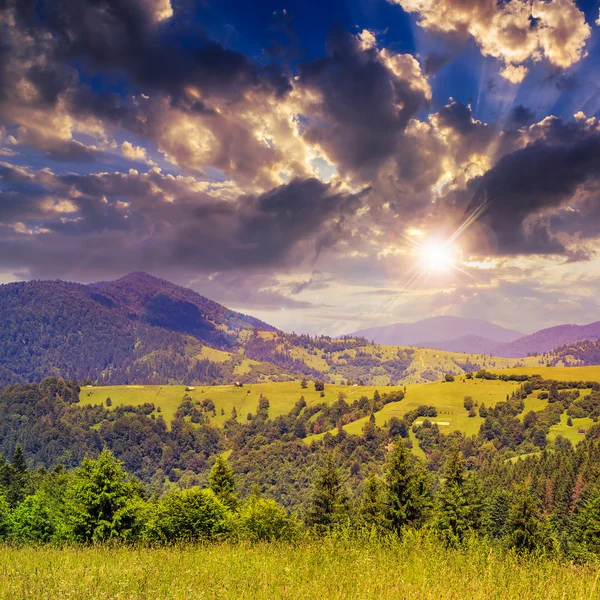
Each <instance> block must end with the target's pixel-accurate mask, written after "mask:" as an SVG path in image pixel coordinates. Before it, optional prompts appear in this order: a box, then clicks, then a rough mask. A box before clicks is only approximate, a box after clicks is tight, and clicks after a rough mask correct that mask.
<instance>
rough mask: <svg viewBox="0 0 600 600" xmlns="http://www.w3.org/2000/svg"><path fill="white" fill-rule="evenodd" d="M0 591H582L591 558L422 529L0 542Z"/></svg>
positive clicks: (351, 594) (576, 594) (533, 595)
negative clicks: (145, 541) (306, 536)
mask: <svg viewBox="0 0 600 600" xmlns="http://www.w3.org/2000/svg"><path fill="white" fill-rule="evenodd" d="M0 561H1V562H2V569H1V570H0V599H2V600H8V599H11V600H12V599H13V598H20V599H22V600H27V599H35V600H44V599H48V600H50V599H52V600H62V599H67V598H68V599H70V600H78V599H82V600H83V599H85V600H96V599H102V600H112V599H117V598H118V599H121V600H133V599H136V600H138V599H139V600H144V599H152V600H155V599H167V598H168V599H171V600H179V599H195V598H215V599H216V598H219V599H222V598H231V599H236V600H237V599H265V600H267V599H268V600H273V599H284V598H285V599H295V598H302V599H304V600H313V599H314V600H317V599H318V600H320V599H323V598H327V599H328V600H336V599H342V598H343V599H356V600H361V599H365V600H366V599H369V600H370V599H372V598H399V599H409V598H420V599H423V600H429V599H431V600H433V599H435V600H441V599H448V600H450V599H452V600H459V599H460V600H462V599H464V598H469V599H470V600H483V599H485V600H494V599H497V600H500V599H502V600H510V599H513V598H514V599H519V600H521V599H524V598H527V599H528V600H554V599H559V598H569V599H570V600H579V599H581V600H583V599H586V600H589V599H596V598H600V592H599V591H598V574H599V572H598V567H597V565H587V566H575V565H572V564H568V563H565V564H559V563H558V562H554V561H550V560H544V559H533V558H531V559H525V558H522V559H519V558H518V557H517V556H516V555H514V554H506V553H501V552H500V551H498V550H495V549H492V548H490V547H489V546H486V545H485V543H483V542H476V543H473V544H472V545H471V546H470V547H468V548H466V549H465V550H445V549H444V548H443V546H441V545H440V544H439V543H435V542H433V541H430V540H429V539H427V538H426V537H425V536H422V535H406V536H405V539H404V540H403V541H401V542H395V543H394V544H392V545H391V547H383V546H377V545H375V544H372V543H368V542H367V543H360V544H359V543H358V542H339V541H338V542H335V541H332V540H327V539H326V540H322V541H315V542H301V543H300V544H277V545H275V544H272V545H269V544H259V545H255V546H245V545H228V544H223V545H208V546H200V547H188V548H186V547H180V548H164V549H131V548H130V549H128V548H125V547H115V548H106V547H102V546H99V547H88V548H63V549H58V548H52V547H38V548H33V547H27V548H19V549H17V548H9V547H0Z"/></svg>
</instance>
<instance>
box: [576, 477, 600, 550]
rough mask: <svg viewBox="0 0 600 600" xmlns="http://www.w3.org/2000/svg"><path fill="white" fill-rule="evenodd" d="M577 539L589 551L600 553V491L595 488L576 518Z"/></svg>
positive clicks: (583, 503)
mask: <svg viewBox="0 0 600 600" xmlns="http://www.w3.org/2000/svg"><path fill="white" fill-rule="evenodd" d="M574 538H575V541H576V542H577V543H579V544H581V545H583V547H584V548H585V550H587V551H588V552H594V553H595V554H600V491H599V490H598V488H595V489H594V490H593V491H592V492H591V493H590V494H589V495H588V497H587V498H586V499H585V500H584V501H583V502H582V507H581V509H580V510H579V512H578V513H577V516H576V518H575V532H574Z"/></svg>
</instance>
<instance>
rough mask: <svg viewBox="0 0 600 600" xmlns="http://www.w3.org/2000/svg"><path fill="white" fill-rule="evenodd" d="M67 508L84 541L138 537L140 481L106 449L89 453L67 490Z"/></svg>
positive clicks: (77, 536)
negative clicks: (131, 476)
mask: <svg viewBox="0 0 600 600" xmlns="http://www.w3.org/2000/svg"><path fill="white" fill-rule="evenodd" d="M67 500H68V505H67V511H68V515H69V520H70V523H71V527H72V531H73V536H74V538H75V540H76V541H80V542H94V543H96V542H103V541H106V540H109V539H115V538H116V539H119V538H120V539H130V538H133V537H135V535H136V533H137V528H138V527H139V522H138V513H139V508H140V502H139V496H138V493H137V486H136V484H135V483H134V482H133V481H131V480H130V478H129V476H128V474H127V473H126V472H125V471H124V469H123V463H122V462H121V461H118V460H117V459H116V458H115V457H114V456H113V454H112V453H111V452H110V451H108V450H104V451H103V452H102V453H101V454H100V456H99V457H98V458H97V459H96V460H93V459H91V458H88V457H87V456H86V457H85V458H84V459H83V463H82V465H81V467H80V468H79V469H78V471H77V472H76V474H75V476H74V479H73V483H72V485H71V487H70V489H69V490H68V492H67Z"/></svg>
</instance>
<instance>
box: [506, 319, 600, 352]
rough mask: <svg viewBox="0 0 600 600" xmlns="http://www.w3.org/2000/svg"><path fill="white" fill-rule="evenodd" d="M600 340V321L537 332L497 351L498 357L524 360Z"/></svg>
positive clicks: (558, 326)
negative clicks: (580, 342)
mask: <svg viewBox="0 0 600 600" xmlns="http://www.w3.org/2000/svg"><path fill="white" fill-rule="evenodd" d="M597 339H600V321H596V322H595V323H590V324H589V325H557V326H556V327H548V328H547V329H542V330H540V331H536V332H535V333H532V334H531V335H526V336H524V337H521V338H519V339H517V340H515V341H513V342H511V343H508V344H503V345H502V346H500V347H498V348H497V349H496V356H504V357H511V358H522V357H524V356H527V355H528V354H543V353H544V352H548V351H550V350H553V349H554V348H558V347H559V346H564V345H565V344H571V343H573V342H578V341H581V340H597Z"/></svg>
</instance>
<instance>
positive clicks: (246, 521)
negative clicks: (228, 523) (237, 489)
mask: <svg viewBox="0 0 600 600" xmlns="http://www.w3.org/2000/svg"><path fill="white" fill-rule="evenodd" d="M236 529H237V531H238V534H239V535H240V537H242V538H243V539H248V540H250V541H252V542H275V541H289V540H294V539H296V538H297V537H298V535H299V532H300V529H299V526H298V522H297V521H296V519H294V518H293V517H290V515H288V513H287V511H286V510H285V508H284V507H283V506H281V504H279V503H278V502H276V501H275V500H271V499H270V498H259V497H257V496H253V497H252V498H250V499H249V500H248V502H247V503H246V504H245V505H244V506H243V507H242V509H241V510H240V514H239V517H238V519H237V521H236Z"/></svg>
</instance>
